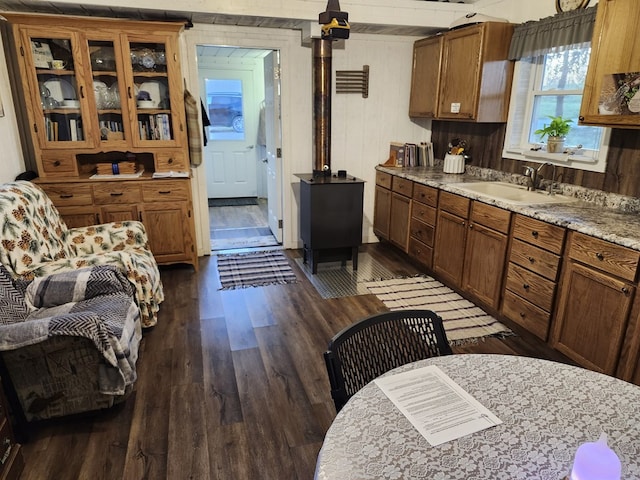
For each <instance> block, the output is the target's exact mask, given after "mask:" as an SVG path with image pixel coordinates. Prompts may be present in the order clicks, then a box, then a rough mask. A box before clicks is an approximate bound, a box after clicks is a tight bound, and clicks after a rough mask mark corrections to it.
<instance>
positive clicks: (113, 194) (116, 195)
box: [109, 192, 124, 197]
mask: <svg viewBox="0 0 640 480" xmlns="http://www.w3.org/2000/svg"><path fill="white" fill-rule="evenodd" d="M109 195H111V196H112V197H121V196H122V195H124V194H123V193H122V192H111V193H109Z"/></svg>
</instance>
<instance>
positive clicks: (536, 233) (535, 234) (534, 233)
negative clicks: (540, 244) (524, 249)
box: [531, 230, 538, 238]
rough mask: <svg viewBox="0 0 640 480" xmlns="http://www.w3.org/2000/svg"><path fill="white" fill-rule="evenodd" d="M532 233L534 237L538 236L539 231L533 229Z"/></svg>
mask: <svg viewBox="0 0 640 480" xmlns="http://www.w3.org/2000/svg"><path fill="white" fill-rule="evenodd" d="M531 235H533V238H538V231H537V230H532V231H531Z"/></svg>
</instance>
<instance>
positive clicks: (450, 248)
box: [433, 192, 471, 287]
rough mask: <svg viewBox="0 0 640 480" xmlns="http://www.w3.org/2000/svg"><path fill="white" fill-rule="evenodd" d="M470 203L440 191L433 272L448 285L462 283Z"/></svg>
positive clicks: (467, 200)
mask: <svg viewBox="0 0 640 480" xmlns="http://www.w3.org/2000/svg"><path fill="white" fill-rule="evenodd" d="M470 204H471V200H469V199H468V198H465V197H461V196H459V195H455V194H453V193H450V192H440V199H439V200H438V219H437V224H438V228H437V230H436V241H435V246H434V251H433V270H434V271H435V272H436V273H437V274H438V275H440V277H441V278H442V279H443V280H444V281H445V282H448V283H449V284H451V285H455V286H457V287H459V286H461V284H462V269H463V267H464V251H465V245H466V242H467V221H468V218H469V205H470Z"/></svg>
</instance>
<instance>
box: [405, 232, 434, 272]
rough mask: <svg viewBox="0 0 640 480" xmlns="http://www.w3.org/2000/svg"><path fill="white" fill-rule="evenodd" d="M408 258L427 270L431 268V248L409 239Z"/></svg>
mask: <svg viewBox="0 0 640 480" xmlns="http://www.w3.org/2000/svg"><path fill="white" fill-rule="evenodd" d="M408 253H409V256H410V257H412V258H415V259H416V260H417V261H419V262H420V263H421V264H422V265H425V266H426V267H427V268H429V269H432V268H433V248H431V247H430V246H429V245H425V244H424V243H422V242H421V241H419V240H416V239H415V238H413V237H412V238H409V252H408Z"/></svg>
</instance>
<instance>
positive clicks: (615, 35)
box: [580, 0, 640, 128]
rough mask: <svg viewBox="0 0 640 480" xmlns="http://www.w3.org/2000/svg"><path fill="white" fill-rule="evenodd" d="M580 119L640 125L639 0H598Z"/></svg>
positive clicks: (616, 124) (595, 123)
mask: <svg viewBox="0 0 640 480" xmlns="http://www.w3.org/2000/svg"><path fill="white" fill-rule="evenodd" d="M597 8H598V11H597V14H596V22H595V25H594V30H593V40H592V42H591V58H590V60H589V69H588V71H587V78H586V80H585V86H584V93H583V96H582V107H581V109H580V123H581V124H586V125H600V126H611V127H618V128H640V36H638V24H639V23H640V2H638V1H637V0H607V1H606V2H604V1H601V2H599V3H598V7H597Z"/></svg>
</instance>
